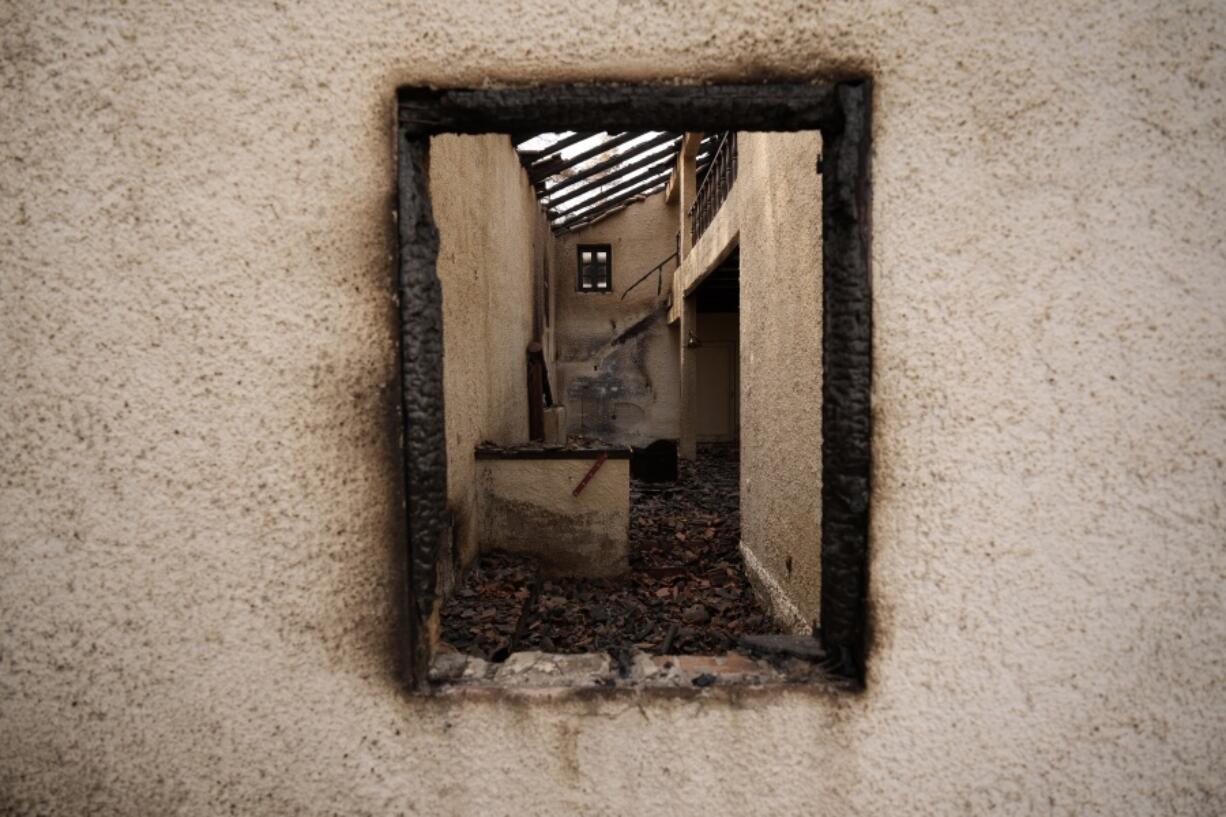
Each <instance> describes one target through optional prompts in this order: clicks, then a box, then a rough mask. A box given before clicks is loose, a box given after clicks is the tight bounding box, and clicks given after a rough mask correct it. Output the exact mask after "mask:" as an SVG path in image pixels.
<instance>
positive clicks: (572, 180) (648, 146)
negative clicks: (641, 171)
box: [548, 133, 681, 197]
mask: <svg viewBox="0 0 1226 817" xmlns="http://www.w3.org/2000/svg"><path fill="white" fill-rule="evenodd" d="M667 142H672V143H675V144H679V143H680V142H681V137H680V136H675V135H674V134H671V133H662V134H660V135H659V136H657V137H655V138H654V139H649V140H647V141H646V142H641V143H639V144H637V145H635V146H634V147H633V148H631V149H630V150H628V151H626V152H625V153H619V154H618V155H617V156H614V157H612V158H611V159H606V160H605V161H603V162H598V163H597V164H594V165H592V166H591V167H589V168H587V169H586V170H581V171H579V172H578V173H576V174H575V175H573V176H569V177H567V178H565V179H563V180H562V181H560V182H558V183H557V184H556V185H554V186H553V187H551V188H550V189H549V191H548V193H549V195H550V196H551V197H552V195H553V194H554V193H557V192H558V191H559V190H563V189H565V188H567V187H571V186H572V185H576V184H578V183H579V182H581V181H584V180H585V179H590V178H591V177H592V176H595V175H596V174H597V173H599V172H601V171H602V170H608V169H609V168H611V167H613V166H615V165H618V164H621V163H622V162H624V161H626V160H628V159H632V158H634V157H635V156H641V155H643V154H645V153H647V152H648V151H650V150H652V149H653V148H657V147H659V146H660V145H663V144H665V143H667ZM654 158H658V156H657V157H653V159H654Z"/></svg>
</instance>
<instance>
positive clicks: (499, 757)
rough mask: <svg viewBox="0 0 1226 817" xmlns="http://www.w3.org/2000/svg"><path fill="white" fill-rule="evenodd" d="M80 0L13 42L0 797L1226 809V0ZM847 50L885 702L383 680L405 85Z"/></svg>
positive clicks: (126, 803) (1, 67) (392, 589)
mask: <svg viewBox="0 0 1226 817" xmlns="http://www.w3.org/2000/svg"><path fill="white" fill-rule="evenodd" d="M91 9H92V10H91V11H89V12H86V11H82V10H81V8H80V7H79V6H70V5H68V4H63V3H57V2H45V3H38V4H34V3H23V4H9V5H8V6H6V10H5V12H4V14H3V15H2V16H0V19H2V20H3V23H2V27H0V37H2V48H3V52H4V59H3V60H0V103H2V105H3V109H4V110H5V111H6V112H15V113H12V114H11V115H6V116H5V118H4V120H3V124H2V125H0V155H3V157H4V160H3V162H2V163H0V215H2V218H0V246H2V247H3V252H2V253H0V265H2V266H0V269H2V274H0V450H3V451H4V457H2V458H0V621H2V622H3V624H2V625H0V731H2V732H3V735H4V739H3V740H2V741H0V804H2V807H0V811H5V812H8V813H15V814H40V813H43V814H45V813H50V814H65V815H67V814H82V813H91V814H98V815H107V814H127V815H139V814H151V813H176V814H191V815H196V814H199V815H208V814H216V813H218V812H226V811H230V810H234V811H236V812H239V813H257V814H267V815H277V814H286V815H288V814H330V813H342V814H355V815H359V814H380V815H383V814H397V813H402V812H403V813H407V814H412V813H415V812H416V813H420V814H448V813H452V814H519V813H523V812H524V811H532V812H535V813H537V814H542V815H554V814H556V815H563V814H565V815H569V814H574V813H576V812H583V813H588V814H610V815H611V814H625V813H627V812H634V813H639V814H673V813H677V812H679V811H689V812H701V813H705V814H710V815H723V814H728V815H733V814H735V815H742V814H751V813H772V814H786V813H804V814H815V815H845V814H857V813H859V814H982V813H988V812H992V811H996V812H998V813H1013V814H1024V813H1035V812H1037V813H1054V814H1078V815H1088V814H1102V815H1118V814H1133V815H1147V814H1154V815H1168V814H1200V815H1212V814H1216V813H1220V812H1222V811H1223V810H1226V785H1224V783H1223V772H1222V765H1221V758H1222V757H1223V756H1224V755H1226V681H1224V680H1223V678H1224V675H1223V673H1222V671H1221V670H1222V663H1223V657H1224V655H1226V584H1224V583H1223V581H1222V578H1223V575H1226V549H1224V548H1223V547H1222V542H1223V541H1224V540H1226V522H1224V520H1223V515H1222V509H1223V504H1224V503H1223V496H1222V485H1223V484H1224V483H1226V479H1224V477H1226V474H1224V473H1223V471H1224V468H1226V466H1224V465H1223V463H1224V462H1226V434H1223V433H1222V426H1223V417H1222V407H1223V405H1226V385H1224V384H1223V379H1222V377H1221V361H1222V360H1223V359H1224V357H1226V318H1224V317H1223V314H1224V312H1223V310H1222V308H1221V305H1222V303H1223V300H1224V299H1226V277H1224V276H1223V275H1222V274H1221V271H1222V269H1223V267H1224V266H1226V265H1224V261H1226V258H1224V257H1223V256H1224V254H1226V250H1224V248H1223V245H1222V243H1221V241H1220V237H1221V236H1222V235H1223V234H1224V233H1226V208H1224V206H1223V201H1226V189H1224V188H1226V179H1224V178H1223V174H1222V171H1221V138H1220V134H1221V130H1222V122H1223V119H1224V118H1226V99H1224V98H1223V96H1224V93H1226V92H1224V91H1223V89H1224V88H1226V53H1224V52H1223V50H1222V49H1221V47H1220V40H1221V31H1222V27H1223V25H1226V10H1224V9H1223V8H1222V6H1221V5H1218V4H1210V3H1202V2H1194V1H1193V0H1180V1H1179V2H1163V3H1155V2H1142V1H1141V0H1122V2H1117V3H1110V4H1073V5H1070V4H1067V3H1056V2H1047V1H1046V0H1044V1H1042V2H1037V3H1031V4H1024V5H1023V4H1000V3H996V2H988V1H987V0H978V1H975V0H972V2H967V3H961V4H956V5H952V4H950V5H941V4H936V5H934V4H897V3H893V2H884V1H882V2H855V3H849V2H831V3H827V4H824V5H822V6H821V7H820V9H814V8H812V7H809V6H804V5H802V4H799V3H793V2H779V3H776V4H772V5H762V4H760V3H750V2H746V1H745V0H730V2H727V3H725V4H723V5H722V6H721V7H720V10H719V13H705V12H704V13H695V10H693V9H688V8H681V7H677V6H674V5H669V4H660V5H640V6H635V7H634V10H633V13H630V11H629V10H628V7H626V6H624V5H617V4H605V5H602V4H595V5H592V4H587V5H571V4H560V3H559V4H554V3H550V2H546V1H545V0H528V2H524V3H520V4H507V5H490V4H488V3H477V2H474V1H473V0H454V2H451V3H448V4H446V5H445V6H440V5H439V4H436V3H413V2H406V3H393V2H372V3H361V4H356V5H354V4H350V5H346V6H344V7H342V6H339V5H337V4H335V3H325V2H322V0H311V1H310V2H302V3H295V4H289V3H280V4H267V5H258V6H257V5H249V4H238V3H229V4H215V5H200V4H194V5H186V4H164V3H147V2H146V3H142V2H130V3H127V4H120V3H113V4H106V5H102V4H98V5H94V6H92V7H91ZM827 71H857V72H865V73H871V74H872V75H873V76H875V77H876V81H877V84H876V96H875V104H876V110H877V114H876V120H875V122H876V124H875V130H874V137H875V141H874V153H873V161H874V164H873V173H874V179H875V184H874V188H873V200H872V208H873V210H872V216H873V258H872V260H873V276H874V278H873V283H874V287H875V290H874V319H875V329H874V343H875V354H876V356H875V364H874V365H875V371H874V401H875V411H876V414H875V428H874V468H875V470H874V480H875V495H874V506H873V517H872V532H871V533H872V563H871V571H872V572H871V587H870V593H871V603H872V619H873V633H874V640H873V644H872V648H871V650H870V654H869V656H868V672H869V676H868V685H867V690H866V691H865V692H864V693H863V694H859V695H836V694H824V693H821V692H815V691H805V690H800V689H786V690H775V691H771V692H763V693H758V694H745V695H743V696H740V697H733V696H728V695H722V696H721V695H720V693H718V691H707V692H702V693H697V694H695V695H692V696H685V695H670V696H667V697H665V696H661V695H642V696H639V697H637V698H635V697H624V698H623V697H614V696H608V697H605V696H601V695H588V696H584V697H562V698H549V697H543V698H540V699H538V698H527V699H517V700H514V701H511V700H507V699H504V698H500V697H497V696H487V697H482V698H480V699H467V698H466V699H461V700H455V699H449V700H447V701H438V700H424V699H414V698H412V697H410V696H408V695H406V693H405V692H404V690H403V689H402V688H401V687H400V685H399V683H398V682H397V680H396V672H395V669H396V668H395V658H394V656H395V655H396V639H395V632H396V631H395V622H396V618H395V615H394V609H395V607H394V603H395V599H396V597H397V588H396V585H395V582H394V580H393V577H394V575H395V571H394V564H395V562H396V555H395V554H396V552H397V550H396V549H397V548H398V546H399V539H398V534H399V530H400V525H399V521H398V519H399V513H400V505H399V493H398V490H397V488H396V485H397V474H398V471H399V469H398V464H397V460H396V456H395V451H396V426H395V424H394V421H393V418H394V412H393V405H394V391H395V390H394V388H393V384H394V377H395V366H396V361H395V343H394V327H395V322H394V316H395V314H396V313H395V306H394V294H393V293H394V291H393V288H392V283H391V282H392V270H391V263H390V255H391V249H392V236H393V227H392V225H391V222H390V219H389V210H390V202H391V197H392V192H393V185H392V180H393V160H392V150H393V144H394V143H393V138H392V123H393V95H394V90H395V88H396V86H397V85H398V84H401V83H431V82H433V83H439V84H465V85H480V84H482V83H484V82H543V81H585V80H597V79H600V80H623V81H644V80H659V81H673V80H675V79H685V80H714V79H725V80H748V79H762V78H767V77H770V78H803V77H812V76H815V75H818V74H820V73H822V72H827ZM814 453H815V454H816V451H815V452H814Z"/></svg>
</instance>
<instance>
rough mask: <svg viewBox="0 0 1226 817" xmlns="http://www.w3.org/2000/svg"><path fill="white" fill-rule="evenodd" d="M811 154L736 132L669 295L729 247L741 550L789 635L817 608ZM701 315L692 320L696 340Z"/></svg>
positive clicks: (815, 145)
mask: <svg viewBox="0 0 1226 817" xmlns="http://www.w3.org/2000/svg"><path fill="white" fill-rule="evenodd" d="M820 153H821V135H820V134H819V133H816V132H807V133H740V134H738V135H737V157H738V170H737V179H736V183H735V184H734V185H733V186H732V188H731V190H729V192H728V198H727V199H726V200H725V201H724V204H723V206H722V207H721V208H720V210H719V212H718V213H717V214H716V216H715V218H714V219H713V220H712V222H711V224H710V225H709V226H708V227H707V229H706V231H704V232H703V234H702V236H701V238H699V240H698V242H697V243H696V244H695V245H694V248H693V251H692V252H691V253H690V254H689V255H687V256H686V259H685V262H684V263H683V264H682V266H681V269H680V270H678V272H677V275H676V278H675V279H674V292H673V303H674V305H676V304H680V303H681V300H682V298H683V297H685V293H690V294H692V293H693V292H694V291H695V289H697V287H698V286H699V285H700V284H701V282H702V280H703V278H704V277H705V276H706V275H707V274H709V273H710V272H711V270H713V269H714V268H715V266H716V265H717V264H718V263H719V262H720V261H722V260H723V259H724V258H725V257H726V256H727V255H728V253H729V252H730V251H731V250H732V248H733V247H735V246H737V245H738V244H739V246H740V253H741V261H740V264H741V274H740V294H741V313H740V434H741V549H742V552H743V554H744V556H745V564H746V567H747V569H748V571H749V575H750V578H751V579H752V581H753V584H754V587H755V589H756V590H757V591H758V595H759V597H760V598H761V599H762V601H763V602H764V603H765V604H766V605H767V607H768V608H769V610H770V612H771V614H772V616H773V617H774V618H775V619H776V620H777V621H778V622H779V623H780V624H782V625H783V626H785V627H787V628H789V629H793V630H796V631H799V632H807V631H808V630H809V629H810V628H811V627H812V624H813V622H814V620H816V618H817V614H818V608H819V605H820V602H821V492H822V474H821V468H822V460H821V438H822V437H821V434H822V415H821V406H822V400H821V398H822V375H821V360H822V288H821V279H822V246H821V218H822V207H821V178H820V177H819V176H818V175H817V172H816V163H817V157H818V155H819V154H820ZM674 311H676V310H674ZM712 317H713V316H707V315H699V316H698V321H697V326H698V336H699V339H700V340H702V339H703V338H704V336H705V334H706V331H704V326H705V325H712V326H713V325H714V324H713V322H712V321H711V318H712ZM696 352H697V354H696V355H695V356H696V357H697V356H698V355H700V354H701V353H702V350H701V348H700V349H698V350H696ZM699 363H700V362H699ZM699 363H696V365H699ZM698 374H699V375H701V370H699V372H698ZM702 392H703V389H702V387H701V384H699V385H698V387H697V394H701V393H702ZM706 410H708V408H707V407H705V406H702V405H699V406H698V407H697V410H696V411H695V425H696V428H695V432H696V436H697V437H698V438H699V439H701V437H702V435H701V433H699V432H700V430H701V429H700V428H699V427H698V426H699V425H700V423H701V416H702V413H703V412H704V411H706Z"/></svg>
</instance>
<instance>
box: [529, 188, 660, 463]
mask: <svg viewBox="0 0 1226 817" xmlns="http://www.w3.org/2000/svg"><path fill="white" fill-rule="evenodd" d="M677 219H678V215H677V205H676V204H671V205H670V204H668V203H666V202H665V200H664V194H663V193H657V194H656V195H654V196H651V197H649V198H647V199H645V200H644V201H641V202H637V203H635V204H632V205H630V206H629V207H626V208H625V209H623V210H621V211H619V212H618V213H616V214H614V215H612V216H609V217H608V218H605V219H602V220H601V221H598V222H596V223H595V224H593V225H591V226H589V227H585V228H583V229H581V230H578V231H576V232H574V233H567V234H565V235H562V236H560V237H559V238H558V239H557V243H556V245H555V250H556V256H555V257H556V259H557V262H556V264H555V270H556V274H555V278H554V287H553V289H554V293H555V304H556V310H557V328H556V335H555V338H556V344H557V378H558V384H559V387H558V388H557V390H556V391H557V394H556V398H555V399H560V400H561V401H562V402H563V403H565V405H566V418H567V425H568V428H569V430H570V433H572V434H582V435H584V436H588V437H598V438H600V439H603V440H607V441H608V442H612V443H619V444H627V445H646V444H648V443H650V442H652V441H653V440H657V439H661V438H668V439H676V437H677V433H678V426H677V418H678V412H679V405H678V403H679V400H680V391H679V388H678V360H677V333H676V331H674V330H670V329H669V327H668V321H667V314H666V312H665V310H664V303H665V302H666V301H667V299H668V293H669V287H670V286H671V283H672V275H673V270H674V269H675V268H676V266H677V264H676V262H675V261H673V262H670V263H669V264H668V265H667V266H665V268H664V271H663V276H664V279H663V285H662V286H661V288H660V294H659V295H657V294H656V280H655V276H652V277H651V278H649V279H648V280H646V281H644V282H643V283H642V284H640V285H639V286H638V287H637V288H636V289H635V290H634V291H633V292H631V293H630V294H629V295H627V296H626V299H625V300H624V301H623V300H621V294H622V293H623V292H625V291H626V289H627V288H629V287H630V285H631V284H633V283H634V282H635V281H636V280H638V279H639V278H640V277H642V276H643V275H644V274H645V273H646V272H648V271H649V270H650V269H652V268H653V267H655V266H656V265H657V264H659V263H660V262H661V261H663V260H664V259H665V258H667V257H668V256H670V255H672V254H673V252H674V251H675V250H676V241H677ZM580 244H610V245H612V249H613V290H612V292H609V293H592V292H578V291H577V290H576V287H575V280H576V274H577V264H578V259H577V256H576V248H577V247H578V246H579V245H580ZM583 395H587V396H586V397H584V396H583Z"/></svg>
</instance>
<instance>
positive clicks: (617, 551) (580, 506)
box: [477, 457, 630, 576]
mask: <svg viewBox="0 0 1226 817" xmlns="http://www.w3.org/2000/svg"><path fill="white" fill-rule="evenodd" d="M595 463H596V461H595V459H594V458H590V457H588V458H576V459H481V460H478V462H477V470H478V473H479V477H478V479H479V481H480V484H481V494H480V506H481V518H482V523H481V529H482V543H481V546H482V548H493V549H498V550H505V551H510V552H513V553H527V554H530V555H533V556H536V557H538V558H539V559H540V563H541V567H542V570H544V572H545V573H546V575H550V576H616V575H618V574H621V573H625V572H626V570H627V568H628V567H629V552H630V551H629V530H630V460H629V459H628V458H622V459H617V458H612V459H608V460H606V461H605V462H604V463H603V464H602V465H601V466H600V468H599V469H598V470H597V471H596V473H595V474H593V475H592V477H591V480H590V481H589V482H588V483H587V485H585V486H584V488H583V491H581V492H580V494H579V495H578V496H575V495H574V494H573V493H572V491H573V489H574V488H575V487H576V486H577V485H579V484H580V483H581V482H582V481H583V479H584V477H586V476H587V474H588V473H589V471H590V470H591V469H592V467H593V466H594V465H595Z"/></svg>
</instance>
